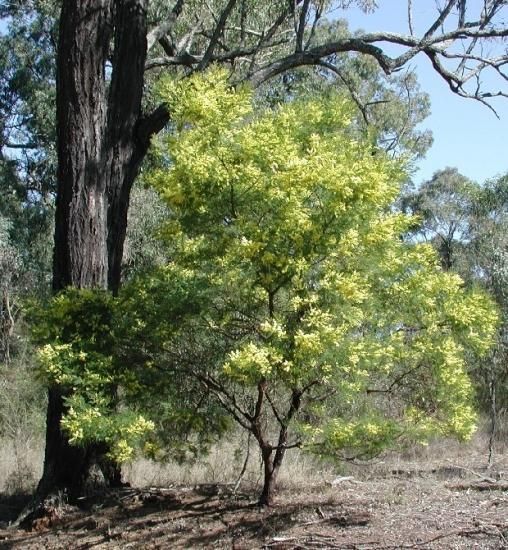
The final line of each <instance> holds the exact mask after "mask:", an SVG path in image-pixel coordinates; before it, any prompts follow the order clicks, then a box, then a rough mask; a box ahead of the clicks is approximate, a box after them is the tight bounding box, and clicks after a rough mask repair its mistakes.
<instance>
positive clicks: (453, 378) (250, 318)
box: [145, 70, 497, 505]
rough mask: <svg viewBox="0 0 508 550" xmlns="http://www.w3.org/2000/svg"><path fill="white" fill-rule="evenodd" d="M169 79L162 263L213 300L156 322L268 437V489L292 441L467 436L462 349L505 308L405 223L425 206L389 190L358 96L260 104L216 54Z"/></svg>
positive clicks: (394, 183)
mask: <svg viewBox="0 0 508 550" xmlns="http://www.w3.org/2000/svg"><path fill="white" fill-rule="evenodd" d="M160 90H161V95H162V96H163V97H164V99H165V100H166V102H167V104H168V107H169V109H170V111H171V112H172V113H173V118H172V119H173V121H174V128H173V130H174V131H173V132H172V133H169V134H168V135H167V136H166V137H164V138H163V139H161V140H160V141H159V142H158V143H157V145H156V147H155V150H156V154H157V155H158V157H159V161H160V165H159V166H160V168H158V169H156V170H153V171H152V172H151V173H150V174H149V175H148V176H147V179H148V181H149V183H150V184H151V185H152V186H153V187H154V188H156V189H157V190H158V191H159V193H160V195H161V196H162V197H163V199H164V200H165V201H166V203H167V205H168V207H169V209H170V211H171V213H172V214H171V216H170V219H169V220H168V222H167V224H166V225H165V227H164V228H163V235H164V238H165V240H166V241H167V242H168V244H170V246H171V248H172V251H173V257H174V261H173V262H172V263H171V264H169V265H168V266H167V267H166V268H165V270H164V274H163V278H164V280H165V281H166V282H165V285H166V288H172V289H174V288H175V287H178V286H182V285H183V286H184V287H185V286H188V285H189V284H190V281H193V283H194V285H195V287H196V292H198V293H201V297H202V299H201V301H200V306H199V307H198V308H196V309H195V311H194V312H192V313H188V314H187V315H186V316H185V319H184V320H182V322H181V323H180V324H179V325H178V328H176V327H175V326H173V327H172V329H171V330H168V331H166V332H164V329H163V328H160V327H161V326H164V319H159V324H158V325H157V326H158V327H159V330H160V331H161V334H162V333H164V334H165V336H164V337H163V338H162V339H163V340H164V347H165V349H166V350H167V355H166V360H167V361H169V363H168V364H171V365H172V368H174V369H177V370H179V371H180V372H184V373H185V374H186V375H187V376H189V377H193V378H194V379H198V380H199V381H200V382H201V383H202V384H203V386H204V387H205V388H206V389H207V390H208V391H209V392H211V393H212V394H213V395H215V397H216V399H217V400H218V402H219V403H220V404H221V406H222V407H223V408H224V409H225V410H226V411H227V412H228V413H229V414H230V415H231V416H232V417H233V418H234V419H235V420H236V421H237V422H238V423H239V424H240V425H241V426H242V427H243V428H244V429H246V430H249V431H250V432H251V433H252V434H253V435H254V437H255V439H256V440H257V442H258V444H259V448H260V452H261V455H262V458H263V463H264V487H263V492H262V494H261V497H260V503H261V504H266V505H269V504H270V503H271V502H272V498H273V492H274V487H275V482H276V478H277V473H278V471H279V468H280V466H281V464H282V462H283V458H284V455H285V453H286V451H287V450H288V449H290V448H294V447H299V448H303V449H307V450H310V451H314V452H317V453H320V454H326V455H329V456H334V457H342V458H344V457H348V458H352V457H371V456H374V455H376V454H378V453H379V452H381V451H382V450H383V449H385V448H386V447H387V446H393V445H396V444H402V443H403V442H405V441H408V440H415V439H416V440H422V441H423V440H425V439H427V438H428V437H430V436H432V435H436V434H454V435H456V436H458V437H460V438H468V437H469V436H470V435H471V434H472V432H473V431H474V422H475V413H474V411H473V409H472V406H471V393H472V390H471V384H470V381H469V379H468V376H467V374H466V361H467V358H468V356H469V355H470V354H482V353H484V352H485V351H486V350H487V349H488V347H489V345H490V343H491V340H492V337H493V334H494V332H495V326H496V322H497V320H496V319H497V317H496V312H495V309H494V308H493V306H492V304H491V301H490V300H489V299H488V298H487V297H486V296H485V295H484V294H483V293H482V292H480V291H478V290H475V289H473V290H465V289H464V288H463V284H462V281H461V279H460V278H459V277H458V276H456V275H454V274H452V273H445V272H443V271H442V270H441V269H440V267H439V262H438V259H437V258H436V254H435V252H434V251H433V250H432V248H431V247H429V246H427V245H425V244H414V243H408V242H405V241H404V240H403V239H401V235H402V234H404V232H405V231H406V230H407V228H408V227H409V225H410V224H411V223H414V219H411V218H408V217H406V216H404V215H401V214H400V213H396V212H395V211H394V210H393V208H392V207H391V205H392V204H393V201H394V199H395V198H396V197H397V193H398V191H399V184H400V181H401V179H402V178H403V166H402V163H401V162H400V161H396V160H391V159H389V158H388V157H387V156H386V155H385V154H383V153H382V152H380V151H377V150H375V149H374V148H373V146H372V143H373V140H369V139H367V138H362V139H360V138H359V137H358V132H356V131H355V125H354V122H353V114H352V112H353V110H352V107H351V105H350V103H349V102H348V101H347V100H345V99H344V98H342V97H340V96H334V95H331V96H328V97H324V98H319V99H318V100H315V101H306V102H298V101H295V102H293V103H291V104H287V105H283V106H281V107H280V108H278V109H275V110H269V111H264V112H262V113H260V114H259V113H256V112H254V110H253V107H252V96H251V93H250V91H249V90H248V89H245V88H240V89H233V88H230V87H229V86H228V85H227V83H226V79H225V75H224V74H223V72H221V71H219V70H215V71H212V72H209V73H208V74H207V75H206V76H202V75H196V76H193V77H191V78H190V79H188V80H186V81H184V82H177V83H175V82H174V81H171V80H166V81H164V82H163V83H162V85H161V87H160ZM163 288H164V284H162V283H161V286H160V287H159V294H158V295H157V298H154V299H153V300H154V302H157V303H161V302H163V301H164V292H161V289H163ZM156 294H157V293H156ZM145 313H146V311H145Z"/></svg>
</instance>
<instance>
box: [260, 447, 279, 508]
mask: <svg viewBox="0 0 508 550" xmlns="http://www.w3.org/2000/svg"><path fill="white" fill-rule="evenodd" d="M261 453H262V457H263V490H262V492H261V495H260V497H259V501H258V504H259V506H272V505H273V499H274V496H275V489H276V487H277V476H278V474H279V469H280V466H281V464H282V458H283V457H284V453H282V456H281V457H280V460H278V461H276V460H275V459H274V460H273V461H272V451H271V450H270V449H269V450H262V451H261ZM277 454H278V449H277V452H276V455H275V456H276V457H277Z"/></svg>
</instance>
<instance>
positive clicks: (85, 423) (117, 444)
mask: <svg viewBox="0 0 508 550" xmlns="http://www.w3.org/2000/svg"><path fill="white" fill-rule="evenodd" d="M114 305H115V304H114V300H113V298H112V297H111V295H110V294H109V293H107V292H104V291H92V290H77V289H69V290H67V291H66V292H65V293H61V294H59V295H57V296H56V297H55V298H53V299H52V300H51V301H50V302H49V304H47V307H46V308H44V309H38V308H37V307H34V308H33V319H34V321H33V337H34V340H35V341H36V342H37V343H39V346H40V347H39V348H38V353H37V357H38V362H39V366H40V373H41V376H42V377H43V379H44V381H45V383H46V384H47V385H48V386H50V387H54V388H55V387H58V388H59V389H60V391H61V392H62V394H63V395H64V396H65V404H66V408H67V412H66V414H65V415H64V417H63V418H62V427H63V428H64V429H65V430H66V431H67V432H68V434H69V441H70V442H71V443H73V444H85V443H90V442H106V443H108V444H109V448H110V455H111V457H112V458H114V459H115V460H116V461H118V462H122V461H125V460H128V459H130V458H131V457H132V455H133V453H134V449H135V448H137V447H140V446H142V444H144V442H145V440H146V438H147V434H149V433H150V432H152V431H153V429H154V425H153V423H152V422H150V421H149V420H146V419H145V418H144V417H143V416H142V415H141V414H138V413H136V412H135V411H131V410H128V409H118V408H117V407H116V405H117V404H118V396H117V391H118V389H119V384H121V383H122V382H124V380H125V376H124V369H122V367H121V366H120V365H118V364H117V363H116V362H115V361H114V359H113V354H114V351H115V335H114V334H113V327H114V324H113V319H114Z"/></svg>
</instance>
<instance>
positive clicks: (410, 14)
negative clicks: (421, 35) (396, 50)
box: [407, 0, 415, 36]
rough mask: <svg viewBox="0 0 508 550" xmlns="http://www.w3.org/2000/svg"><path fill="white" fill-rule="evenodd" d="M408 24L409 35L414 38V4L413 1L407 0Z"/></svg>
mask: <svg viewBox="0 0 508 550" xmlns="http://www.w3.org/2000/svg"><path fill="white" fill-rule="evenodd" d="M407 24H408V27H409V34H410V35H411V36H414V34H415V33H414V29H413V2H412V0H407Z"/></svg>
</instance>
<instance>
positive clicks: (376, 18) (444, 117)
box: [0, 0, 508, 183]
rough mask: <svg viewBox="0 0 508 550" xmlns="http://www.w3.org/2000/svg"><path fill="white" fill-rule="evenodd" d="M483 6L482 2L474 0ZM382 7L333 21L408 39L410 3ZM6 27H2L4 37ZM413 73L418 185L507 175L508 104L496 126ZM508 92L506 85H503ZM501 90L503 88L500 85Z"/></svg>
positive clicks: (421, 4)
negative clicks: (423, 105)
mask: <svg viewBox="0 0 508 550" xmlns="http://www.w3.org/2000/svg"><path fill="white" fill-rule="evenodd" d="M470 2H471V4H477V5H479V4H480V3H481V2H482V0H470ZM378 3H379V5H380V7H379V8H378V9H377V10H376V11H375V12H374V13H372V14H368V15H366V14H364V13H363V12H362V11H361V10H359V9H358V8H355V7H351V8H349V9H347V10H336V11H334V12H333V17H344V18H345V19H347V20H348V22H349V26H350V28H351V29H352V30H356V29H358V28H363V29H365V30H367V31H375V30H386V31H393V32H401V33H407V20H406V5H407V4H406V0H379V2H378ZM413 4H414V6H415V8H414V21H415V26H416V27H417V28H418V27H420V28H422V27H423V26H425V24H427V23H428V21H429V18H431V17H432V16H433V15H434V14H435V13H436V12H435V2H434V1H432V0H413ZM2 31H5V25H4V24H3V22H0V32H2ZM411 67H413V68H415V70H416V73H417V75H418V79H419V82H420V85H421V87H422V89H423V90H424V91H426V92H427V93H428V94H429V95H430V99H431V104H432V107H431V109H432V114H431V116H430V117H428V118H427V119H426V120H425V121H424V123H423V125H422V126H423V127H425V128H429V129H430V130H432V133H433V135H434V144H433V146H432V148H431V149H430V150H429V152H428V153H427V156H426V158H425V159H423V160H421V161H420V162H419V170H418V172H417V173H416V174H415V176H414V180H415V182H417V183H418V182H420V181H424V180H426V179H428V178H430V177H431V176H432V174H433V173H434V172H435V171H436V170H440V169H442V168H445V167H446V166H452V167H456V168H458V169H459V171H460V172H461V173H462V174H464V175H465V176H467V177H469V178H471V179H473V180H476V181H478V182H483V181H485V180H486V179H488V178H491V177H494V176H496V175H499V174H504V173H506V172H508V143H507V141H508V99H504V100H503V99H501V100H499V101H497V102H496V103H495V108H496V110H497V112H498V114H499V116H500V120H498V119H497V118H496V117H495V116H494V115H493V114H492V113H491V112H490V111H489V110H488V109H487V108H486V107H485V106H483V105H481V104H480V103H478V102H476V101H473V100H467V99H463V98H460V97H458V96H456V95H454V94H453V93H452V92H451V91H450V89H449V88H448V87H447V85H446V84H445V82H443V81H442V80H441V79H440V78H439V77H438V76H437V75H436V74H435V72H434V71H433V69H432V67H431V66H430V63H429V62H428V60H427V59H420V58H416V60H415V61H413V62H412V64H411ZM504 85H505V88H507V89H508V85H507V84H506V83H505V84H504ZM496 86H497V88H496V89H499V84H496Z"/></svg>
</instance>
